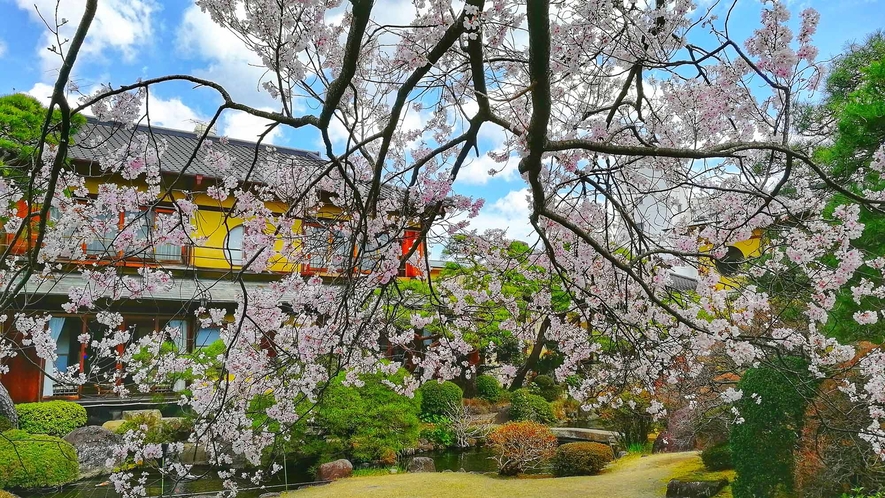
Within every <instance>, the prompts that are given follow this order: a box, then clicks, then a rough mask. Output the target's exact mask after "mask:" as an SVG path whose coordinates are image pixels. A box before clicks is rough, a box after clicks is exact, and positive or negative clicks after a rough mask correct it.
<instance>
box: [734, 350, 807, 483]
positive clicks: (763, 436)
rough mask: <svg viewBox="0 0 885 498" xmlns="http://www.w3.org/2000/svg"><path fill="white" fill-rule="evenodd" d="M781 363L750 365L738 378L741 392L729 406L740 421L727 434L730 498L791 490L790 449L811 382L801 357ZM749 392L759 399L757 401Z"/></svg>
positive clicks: (791, 456)
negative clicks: (731, 473) (776, 365)
mask: <svg viewBox="0 0 885 498" xmlns="http://www.w3.org/2000/svg"><path fill="white" fill-rule="evenodd" d="M782 362H783V365H782V368H780V369H774V368H768V367H761V368H751V369H749V370H747V371H746V372H745V373H744V375H743V377H741V380H740V382H738V385H737V387H738V389H740V390H741V391H742V392H743V397H742V398H741V399H740V400H739V401H738V402H737V403H735V406H736V407H737V409H738V412H739V413H740V416H741V417H743V418H744V422H743V423H741V424H735V426H734V427H733V428H732V429H731V433H730V434H729V444H730V446H731V457H732V460H733V462H734V468H735V470H736V471H737V478H736V479H735V481H734V485H733V486H732V492H733V493H734V496H735V498H770V497H774V496H777V494H778V493H781V492H787V493H790V492H791V491H792V490H793V466H794V459H793V450H794V449H795V447H796V442H797V439H798V434H800V433H801V431H802V423H803V415H804V413H805V404H806V402H805V400H806V399H810V396H812V395H813V391H814V385H813V384H812V382H811V381H810V380H809V378H808V377H809V374H808V370H807V368H808V367H807V363H806V362H805V361H804V360H801V359H798V358H790V357H787V358H783V359H782ZM783 367H786V368H783ZM753 394H758V395H759V396H761V398H762V401H761V402H759V403H757V402H756V401H755V400H754V399H753V396H752V395H753Z"/></svg>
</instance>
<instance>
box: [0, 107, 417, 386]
mask: <svg viewBox="0 0 885 498" xmlns="http://www.w3.org/2000/svg"><path fill="white" fill-rule="evenodd" d="M137 136H142V137H145V136H146V137H148V140H149V145H151V146H158V147H159V146H161V145H162V146H163V147H165V148H166V150H165V152H164V154H163V155H162V158H161V161H160V170H161V176H162V178H163V181H164V184H168V185H174V188H173V189H171V190H170V195H169V196H168V202H164V201H162V200H161V202H159V203H157V204H156V205H154V206H151V207H150V208H144V209H143V210H142V211H141V212H140V213H134V214H133V213H126V212H120V213H119V214H118V219H116V220H113V221H114V222H113V223H111V229H110V230H108V232H106V233H104V234H99V235H97V236H96V237H95V239H94V240H92V241H89V242H87V243H86V244H85V245H84V247H83V253H84V254H85V258H86V261H71V260H67V261H65V260H61V261H58V263H59V268H61V269H62V270H61V271H59V272H58V276H57V278H54V279H50V280H49V281H45V280H37V279H32V280H31V281H29V282H27V285H25V287H24V289H23V290H22V292H21V294H20V296H19V297H18V299H17V306H18V309H22V310H27V311H45V312H46V313H48V314H51V315H52V317H53V318H52V319H51V320H50V322H49V324H48V326H49V329H50V331H51V333H52V337H53V338H54V339H55V341H56V344H57V350H56V352H57V355H58V359H57V360H56V364H55V365H54V366H53V365H49V366H47V365H43V362H42V360H41V359H40V358H38V357H37V355H36V353H35V351H34V349H33V347H31V348H26V349H25V350H24V351H23V353H22V354H19V355H18V356H16V357H14V358H11V361H9V362H8V366H9V367H10V368H9V373H7V374H5V375H2V377H0V381H2V383H3V385H4V386H6V388H7V389H8V391H9V393H10V396H11V397H12V399H13V400H14V401H15V402H33V401H40V400H45V399H52V398H65V399H80V400H81V402H82V401H87V400H89V399H99V398H101V397H102V396H103V395H104V394H106V393H107V392H108V391H109V390H110V389H111V388H112V387H113V386H107V385H100V384H86V385H83V386H61V385H54V384H53V381H52V379H51V378H50V377H49V376H47V375H44V373H43V372H44V370H45V371H51V369H52V368H53V367H54V368H55V369H57V370H58V371H63V370H66V369H68V368H69V367H71V366H77V368H78V369H79V371H80V372H82V373H84V374H86V375H87V377H91V376H90V375H89V374H91V373H94V372H95V371H96V370H101V369H112V368H115V367H116V366H115V364H114V361H113V360H112V359H108V358H98V356H97V355H94V354H93V351H92V348H91V346H89V345H87V344H82V343H81V342H80V341H79V340H78V336H80V335H81V334H84V333H89V334H90V335H91V337H92V338H93V339H100V338H101V337H102V334H103V332H102V329H103V328H106V327H103V326H100V324H98V322H97V321H96V316H95V315H94V314H72V313H64V312H62V304H64V303H65V302H67V301H68V299H69V293H70V291H71V289H74V288H77V287H83V286H84V285H87V281H86V279H85V278H84V277H83V275H82V274H81V273H80V272H79V271H77V269H78V268H83V263H89V264H91V265H94V266H96V267H100V266H102V265H107V264H113V265H120V266H123V267H125V269H124V271H131V272H132V273H135V271H136V270H137V269H139V268H144V267H153V268H162V269H163V270H166V271H169V272H171V273H172V274H173V276H174V277H175V278H174V286H173V287H172V289H171V290H170V291H168V292H167V291H164V292H162V293H155V294H153V295H151V296H149V298H147V297H145V298H130V297H128V296H127V292H126V291H125V290H123V293H122V299H120V300H115V301H114V303H113V305H114V306H115V308H114V309H115V311H118V312H120V313H121V314H122V315H123V318H124V323H123V324H122V327H123V328H125V329H127V330H130V331H131V333H132V339H131V340H133V341H134V340H138V338H140V337H143V336H144V335H145V334H149V333H151V332H153V331H154V330H163V329H164V328H165V327H167V326H173V327H179V329H180V330H182V331H183V333H182V334H181V335H180V337H179V338H178V339H177V340H176V342H177V344H176V346H177V347H178V348H179V350H180V351H188V352H191V351H195V350H198V349H200V348H203V347H206V346H207V345H209V344H211V343H213V342H214V341H216V340H217V339H218V338H219V333H220V330H219V329H218V328H203V327H200V325H199V323H198V321H197V320H195V316H194V312H195V310H197V309H198V308H199V307H207V306H210V307H226V308H228V309H233V307H234V305H235V304H236V303H237V301H238V295H239V294H241V290H242V288H241V285H242V286H245V288H246V289H247V290H249V289H254V288H258V287H260V286H263V285H266V284H267V283H268V282H270V281H273V280H275V279H277V278H279V277H280V275H283V274H287V273H292V272H300V273H301V274H303V275H319V276H321V277H323V278H329V277H331V276H333V274H334V273H335V270H334V269H333V268H331V264H330V263H329V261H331V260H332V258H333V257H334V256H335V255H336V254H338V253H341V252H342V251H347V250H348V249H349V248H348V247H347V246H346V245H345V244H344V243H343V238H342V236H341V235H340V234H339V233H336V230H335V229H334V228H333V223H332V221H333V220H334V219H335V218H336V217H340V216H341V210H340V209H338V208H336V207H335V203H334V199H330V198H326V199H323V200H322V201H321V203H322V204H323V205H322V206H320V207H319V208H318V209H317V210H316V215H315V216H311V217H309V218H306V219H301V220H299V221H300V223H299V224H298V225H299V226H296V227H295V230H296V231H298V230H300V232H301V234H302V236H303V238H304V239H303V240H305V241H306V242H305V243H306V244H309V247H311V248H312V249H311V251H310V254H309V256H308V257H307V258H306V263H305V264H300V265H293V264H292V263H289V262H287V261H284V260H282V259H280V260H276V261H273V262H272V263H271V265H270V271H264V272H260V273H258V272H250V271H249V270H248V269H246V270H245V271H241V270H243V264H244V250H243V235H244V227H243V221H244V220H242V219H238V218H236V217H233V216H232V215H231V211H230V209H231V207H232V205H233V202H234V201H233V199H226V200H224V201H219V200H217V199H213V198H211V197H209V196H208V195H206V194H204V193H197V192H205V191H206V189H207V187H208V186H211V185H213V184H215V183H216V182H220V181H223V179H222V178H221V175H220V174H219V172H218V171H215V170H213V169H212V167H211V166H209V165H207V164H206V163H204V162H203V161H202V160H201V159H200V157H199V154H198V153H197V151H198V149H199V136H200V135H199V134H198V133H195V132H188V131H180V130H172V129H166V128H159V127H156V126H151V127H150V128H148V127H146V126H137V127H135V128H134V129H127V128H125V127H123V126H121V125H120V124H116V123H107V122H99V121H96V120H94V119H90V120H89V121H88V123H87V124H86V125H85V126H83V127H82V128H81V129H80V130H79V131H78V133H77V136H76V137H74V138H75V145H74V146H73V147H72V148H71V150H70V153H69V157H70V159H71V160H72V162H73V165H74V167H75V168H76V171H77V172H78V173H80V174H82V175H84V176H85V177H86V178H87V187H88V189H89V191H90V193H91V194H90V195H91V196H93V197H94V195H95V193H96V192H97V191H98V188H99V187H100V185H101V179H102V178H104V179H106V178H107V176H106V173H104V174H103V173H102V165H101V164H100V161H101V157H102V153H101V151H102V150H107V149H108V148H110V149H118V148H121V147H125V146H126V144H127V143H129V142H131V141H132V140H134V139H135V137H137ZM210 138H211V139H212V140H213V142H215V143H214V144H213V147H216V148H220V149H221V150H223V151H224V152H226V153H228V154H230V155H231V156H233V158H234V161H233V168H234V171H233V174H234V175H235V176H236V177H238V178H239V179H241V180H242V179H247V178H248V179H250V182H251V183H253V184H256V183H257V184H261V183H262V182H263V181H266V180H265V178H263V177H262V174H261V173H262V172H261V171H255V168H254V167H253V165H261V164H262V162H263V161H265V160H266V159H267V157H268V156H269V155H270V154H273V155H274V157H275V158H276V159H275V160H279V158H282V159H283V160H285V161H290V162H291V164H292V165H293V166H295V167H308V168H317V169H320V168H324V167H326V166H327V164H328V163H327V161H326V160H324V159H323V157H322V156H321V155H320V154H319V153H317V152H311V151H306V150H299V149H292V148H286V147H276V146H274V147H273V149H272V150H269V148H268V147H266V146H264V145H260V146H259V145H256V144H255V143H252V142H246V141H240V140H233V139H229V140H224V141H220V140H218V139H217V138H215V137H210ZM222 142H223V143H222ZM258 167H259V168H260V166H258ZM227 174H228V175H229V174H231V173H230V172H228V173H227ZM166 182H168V183H166ZM385 188H387V189H389V190H388V191H382V195H396V193H397V192H395V191H394V189H390V188H389V187H385ZM185 197H186V198H187V199H188V200H190V201H191V202H194V203H195V204H197V205H198V206H199V209H198V214H197V216H196V220H195V224H196V233H195V235H196V237H195V238H196V239H199V240H201V241H202V242H201V243H200V244H182V245H175V244H160V245H155V246H153V247H152V248H151V249H150V250H149V251H146V252H144V251H143V252H140V253H138V254H134V255H131V257H130V256H129V255H126V254H121V253H119V252H118V251H117V250H116V249H115V247H114V243H113V242H114V239H115V238H116V237H117V236H118V234H119V233H120V231H121V230H122V229H123V228H124V225H125V224H126V223H131V222H132V220H133V219H134V218H135V219H143V220H145V223H152V220H154V218H155V217H156V216H157V215H158V214H163V213H172V212H173V204H172V203H173V202H174V201H175V199H176V198H185ZM267 204H268V206H269V208H270V209H272V210H276V212H285V210H286V209H287V207H288V206H287V205H286V204H284V203H282V202H277V203H274V202H268V203H267ZM24 211H26V209H25V210H24ZM52 216H53V213H52V212H50V220H51V219H52ZM147 231H149V226H148V225H145V232H146V233H147ZM419 234H420V230H419V229H418V228H417V227H416V229H415V230H411V231H410V230H406V232H405V236H404V237H403V238H402V240H398V241H393V243H396V244H399V245H400V246H401V248H402V251H403V253H404V254H405V253H407V252H408V251H410V250H411V249H412V246H413V245H414V244H416V243H418V237H419ZM12 237H13V236H12V235H11V234H10V235H8V236H7V238H6V239H4V241H3V242H4V243H5V244H6V246H7V247H8V246H9V244H10V242H9V241H11V240H12ZM278 243H280V244H281V243H282V242H281V241H278ZM27 247H28V244H27V243H23V242H22V241H19V242H18V243H17V244H14V247H12V248H11V250H12V252H13V253H16V252H17V253H19V254H24V253H25V252H26V251H27ZM350 250H353V249H352V248H350ZM424 251H425V248H424V247H423V245H420V246H419V247H418V248H417V249H416V253H417V254H418V255H423V254H424ZM419 274H421V272H420V271H419V269H418V268H416V267H414V266H412V265H411V264H403V265H402V266H401V268H400V276H401V277H403V278H410V277H416V276H418V275H419ZM239 275H242V279H241V280H242V282H241V281H239V280H240V279H235V278H234V277H235V276H239ZM280 299H281V301H284V300H285V296H281V298H280ZM11 322H12V320H8V321H7V322H6V324H5V326H6V330H5V331H4V333H6V334H15V333H16V332H15V331H14V328H13V326H12V324H11ZM182 387H183V385H179V386H173V385H168V386H161V387H160V388H159V391H160V392H163V391H165V392H173V391H175V390H177V389H180V388H182Z"/></svg>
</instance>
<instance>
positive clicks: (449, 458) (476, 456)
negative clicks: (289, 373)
mask: <svg viewBox="0 0 885 498" xmlns="http://www.w3.org/2000/svg"><path fill="white" fill-rule="evenodd" d="M417 456H425V457H430V458H433V462H434V464H435V466H436V470H437V472H442V471H444V470H451V471H453V472H457V471H459V470H460V469H464V470H466V471H468V472H495V471H497V470H498V469H497V466H496V464H495V461H494V460H492V459H491V456H492V453H491V451H490V450H489V449H488V448H482V447H480V448H468V449H465V450H458V449H450V450H440V451H430V452H423V453H416V454H415V455H413V456H410V457H403V459H402V461H401V462H400V463H401V464H402V465H403V466H405V465H407V464H408V463H409V460H410V459H411V458H413V457H417ZM286 470H287V472H286V474H284V473H283V472H282V471H280V472H279V473H278V474H277V475H275V476H272V477H271V478H269V479H267V480H265V482H263V483H262V486H260V487H256V486H255V485H254V484H252V483H251V482H248V481H244V482H241V483H240V493H239V495H238V496H240V497H242V498H258V496H259V495H261V494H263V493H269V492H273V491H283V490H285V489H286V487H287V482H288V487H289V488H291V489H294V488H295V487H297V484H298V483H307V482H311V481H313V480H314V478H313V475H312V474H311V473H310V472H309V469H308V465H306V464H304V463H298V462H292V463H290V464H289V465H288V466H287V468H286ZM546 471H548V470H546V469H538V470H536V471H535V472H539V473H543V472H546ZM191 474H193V475H195V476H200V478H199V479H195V480H192V481H186V482H178V483H175V482H174V481H172V480H171V479H168V478H166V479H162V476H161V475H160V474H159V473H158V472H156V471H151V472H149V473H148V480H147V485H146V487H147V492H148V495H149V496H167V497H180V498H184V497H187V496H193V495H200V494H207V495H212V494H215V493H217V492H218V491H220V490H221V489H223V486H222V480H221V479H220V478H219V477H218V475H217V474H216V473H215V472H214V471H213V470H212V469H211V468H208V467H194V468H193V469H191ZM107 479H108V478H107V476H101V477H96V478H93V479H84V480H82V481H78V482H76V483H73V484H70V485H68V486H65V487H63V488H61V489H53V490H44V491H30V492H19V493H17V494H18V495H19V496H20V497H22V498H32V497H33V498H114V497H116V496H118V495H117V493H116V492H115V491H114V487H113V485H111V484H109V483H107Z"/></svg>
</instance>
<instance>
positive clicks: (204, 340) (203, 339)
mask: <svg viewBox="0 0 885 498" xmlns="http://www.w3.org/2000/svg"><path fill="white" fill-rule="evenodd" d="M219 339H221V329H219V328H215V327H213V328H206V329H203V328H201V329H200V330H198V331H197V337H196V341H194V350H197V349H201V348H205V347H206V346H208V345H210V344H212V343H213V342H215V341H217V340H219Z"/></svg>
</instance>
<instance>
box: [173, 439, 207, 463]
mask: <svg viewBox="0 0 885 498" xmlns="http://www.w3.org/2000/svg"><path fill="white" fill-rule="evenodd" d="M179 459H180V461H181V463H183V464H186V465H208V464H209V455H208V454H207V453H206V448H204V447H203V445H201V444H194V443H184V448H182V451H181V455H179Z"/></svg>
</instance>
